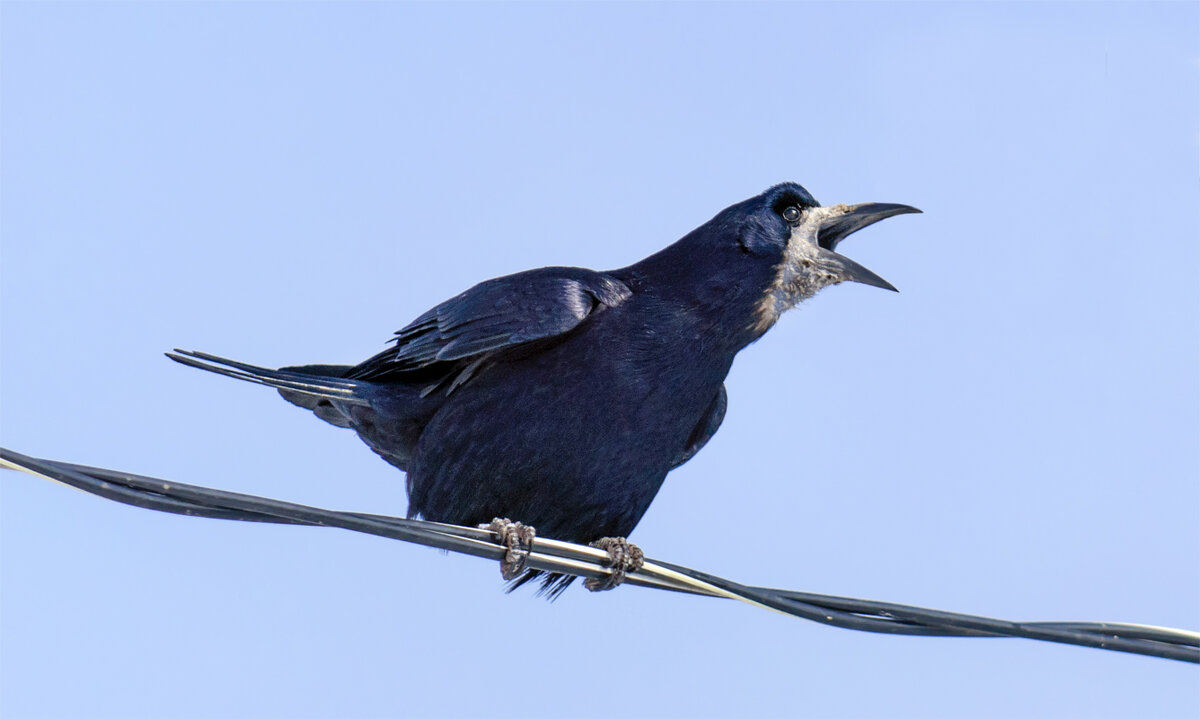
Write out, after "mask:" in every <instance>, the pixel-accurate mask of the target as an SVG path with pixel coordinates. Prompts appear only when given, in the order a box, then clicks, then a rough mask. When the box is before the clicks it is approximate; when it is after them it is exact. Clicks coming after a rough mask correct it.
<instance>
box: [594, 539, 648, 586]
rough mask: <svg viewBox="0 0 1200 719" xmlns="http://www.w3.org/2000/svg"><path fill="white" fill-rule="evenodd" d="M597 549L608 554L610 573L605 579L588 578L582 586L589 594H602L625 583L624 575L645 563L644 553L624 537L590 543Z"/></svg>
mask: <svg viewBox="0 0 1200 719" xmlns="http://www.w3.org/2000/svg"><path fill="white" fill-rule="evenodd" d="M591 546H593V547H596V548H597V549H603V550H604V551H606V552H608V566H609V568H610V570H611V573H610V574H608V575H607V576H605V577H589V578H587V579H585V580H583V586H584V587H585V588H586V589H587V590H588V591H590V592H603V591H606V590H609V589H612V588H613V587H616V586H617V585H618V584H620V583H621V582H624V581H625V575H626V574H628V573H629V572H636V571H637V570H639V569H641V568H642V565H643V564H645V563H646V553H645V552H643V551H642V548H641V547H639V546H637V545H636V544H633V543H631V542H630V541H629V540H628V539H626V538H624V537H605V538H603V539H597V540H596V541H594V542H592V543H591Z"/></svg>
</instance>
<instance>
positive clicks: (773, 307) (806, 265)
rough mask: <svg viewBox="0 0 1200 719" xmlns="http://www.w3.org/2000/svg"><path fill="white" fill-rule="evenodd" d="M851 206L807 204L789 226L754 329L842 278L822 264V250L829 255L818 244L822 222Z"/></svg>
mask: <svg viewBox="0 0 1200 719" xmlns="http://www.w3.org/2000/svg"><path fill="white" fill-rule="evenodd" d="M849 210H850V207H849V206H848V205H840V204H839V205H831V206H829V207H810V208H808V209H806V210H805V211H804V214H803V215H802V216H801V218H800V222H799V224H796V225H793V226H792V234H791V237H789V238H788V244H787V249H786V250H785V251H784V255H783V261H782V262H780V263H779V267H778V269H777V270H776V274H775V281H774V282H772V283H771V286H770V287H769V288H767V291H766V293H765V294H764V295H763V298H762V301H761V302H759V305H758V313H757V314H758V321H757V322H756V323H755V329H756V330H758V331H761V332H765V331H767V329H769V328H770V327H771V325H773V324H775V322H776V321H777V320H778V319H779V316H780V315H782V314H783V313H784V312H786V311H788V310H790V309H791V308H793V307H795V306H796V305H797V304H798V303H800V302H803V301H804V300H806V299H808V298H809V297H812V296H813V295H815V294H817V292H818V291H819V290H820V289H821V288H823V287H827V286H829V285H835V284H837V283H839V282H842V281H843V280H844V279H845V278H844V277H841V276H840V275H839V274H837V273H836V272H835V271H834V269H833V268H831V267H827V266H825V265H824V264H822V262H821V260H822V254H825V255H826V256H827V255H828V251H827V250H823V249H822V248H821V246H820V245H819V244H817V236H818V233H820V231H821V225H822V224H823V223H824V222H825V221H826V220H828V219H830V218H831V217H838V216H840V215H844V214H846V212H848V211H849Z"/></svg>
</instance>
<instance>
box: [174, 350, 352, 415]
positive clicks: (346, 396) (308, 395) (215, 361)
mask: <svg viewBox="0 0 1200 719" xmlns="http://www.w3.org/2000/svg"><path fill="white" fill-rule="evenodd" d="M166 354H167V357H170V358H171V359H173V360H175V361H176V362H178V363H180V364H185V365H187V366H189V367H196V368H197V369H202V370H206V371H208V372H214V373H216V374H220V375H225V376H226V377H232V378H234V379H240V380H244V381H246V382H254V383H255V384H262V385H266V386H268V387H274V388H275V389H277V390H279V393H280V394H281V395H283V398H284V399H286V400H287V401H289V402H291V403H292V404H295V405H299V406H301V407H304V408H305V409H310V410H313V411H314V412H317V415H318V416H320V417H321V418H322V419H324V420H326V421H329V422H332V423H333V424H338V425H340V426H348V425H346V424H343V423H342V422H338V421H334V419H335V418H331V417H325V416H323V415H322V413H321V412H318V411H317V410H318V409H323V408H325V407H329V401H330V400H336V401H337V402H339V403H341V402H346V403H349V404H361V405H367V404H370V403H369V402H368V400H367V398H366V396H365V395H366V394H367V391H366V390H367V389H368V387H367V385H369V384H370V383H369V382H364V381H361V380H352V379H346V378H345V376H344V375H345V373H346V372H348V371H349V370H350V367H349V365H305V366H303V367H283V368H280V369H267V368H266V367H256V366H255V365H252V364H246V363H244V362H237V361H235V360H231V359H226V358H224V357H218V356H216V355H210V354H208V353H206V352H192V351H189V350H181V349H176V350H175V351H173V352H167V353H166ZM337 414H340V413H337Z"/></svg>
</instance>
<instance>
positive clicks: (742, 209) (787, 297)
mask: <svg viewBox="0 0 1200 719" xmlns="http://www.w3.org/2000/svg"><path fill="white" fill-rule="evenodd" d="M910 212H920V210H918V209H917V208H915V207H909V206H908V205H895V204H888V203H881V202H865V203H862V204H858V205H831V206H829V207H823V206H821V204H820V203H819V202H817V201H816V200H815V199H813V196H812V195H810V194H809V193H808V190H805V189H804V188H803V187H801V186H800V185H797V184H795V183H792V182H788V183H784V184H781V185H776V186H775V187H772V188H771V189H769V190H767V191H766V192H764V193H762V194H761V195H758V196H757V197H754V198H751V199H750V200H747V201H746V202H742V203H739V204H737V205H734V206H733V207H730V208H729V209H728V210H726V211H725V212H723V213H722V215H727V217H726V220H727V221H728V222H729V223H730V226H729V229H731V230H732V229H734V227H733V225H737V227H736V232H735V236H736V241H737V244H738V249H739V250H740V251H741V253H742V254H744V255H745V256H746V259H748V260H757V264H759V266H760V267H759V270H758V274H760V275H762V279H763V281H762V282H761V283H760V287H761V288H762V295H761V297H760V298H759V302H758V305H757V307H756V308H755V310H756V311H755V318H754V326H753V330H754V331H755V333H756V334H761V333H763V332H765V331H767V329H769V328H770V327H771V325H773V324H775V321H776V320H778V319H779V316H780V315H782V314H783V313H784V312H785V311H787V310H788V309H790V308H792V307H794V306H795V305H796V304H797V303H798V302H801V301H803V300H806V299H808V298H809V297H812V296H813V295H815V294H816V293H817V292H818V291H819V290H821V288H823V287H827V286H829V285H836V284H838V283H840V282H860V283H862V284H864V285H871V286H872V287H881V288H883V289H885V290H892V291H893V292H895V291H896V288H895V287H893V286H892V285H891V284H890V283H889V282H888V281H887V280H885V279H883V278H882V277H880V276H879V275H877V274H875V273H874V272H872V271H870V270H868V269H867V268H866V267H863V266H862V265H860V264H858V263H857V262H855V261H854V260H852V259H850V258H849V257H846V256H845V255H842V254H840V253H838V252H835V249H836V248H837V246H838V243H840V242H841V241H842V240H844V239H846V237H847V236H849V235H850V234H852V233H854V232H857V231H858V230H861V229H862V228H864V227H866V226H868V225H873V224H875V223H876V222H879V221H880V220H883V219H886V218H888V217H892V216H895V215H902V214H907V213H910ZM720 217H721V215H718V218H720ZM714 219H716V218H714Z"/></svg>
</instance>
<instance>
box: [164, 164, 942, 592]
mask: <svg viewBox="0 0 1200 719" xmlns="http://www.w3.org/2000/svg"><path fill="white" fill-rule="evenodd" d="M910 212H920V210H917V209H916V208H913V207H909V206H907V205H895V204H882V203H865V204H861V205H850V206H847V205H833V206H831V207H823V206H821V205H820V204H819V203H818V202H817V201H816V200H814V199H813V197H812V195H810V194H809V193H808V191H807V190H805V189H804V188H803V187H801V186H800V185H797V184H794V183H784V184H781V185H776V186H775V187H772V188H770V189H769V190H767V191H766V192H764V193H762V194H761V195H758V196H756V197H752V198H750V199H748V200H745V201H743V202H739V203H737V204H736V205H733V206H731V207H728V208H726V209H725V210H722V211H721V212H720V213H718V214H717V216H716V217H714V218H712V219H711V220H709V221H708V222H706V223H704V224H703V225H701V226H700V227H698V228H696V229H695V230H693V231H692V232H690V233H688V234H687V235H685V236H684V237H683V238H682V239H680V240H679V241H677V242H675V243H674V244H672V245H671V246H669V247H667V248H666V249H664V250H662V251H660V252H657V253H655V254H653V255H651V256H649V257H647V258H646V259H644V260H642V261H640V262H638V263H636V264H633V265H630V266H629V267H625V268H622V269H619V270H612V271H609V272H595V271H593V270H587V269H582V268H577V267H544V268H542V269H537V270H529V271H527V272H519V273H517V274H514V275H508V276H506V277H499V278H496V279H492V280H488V281H486V282H482V283H480V284H478V285H475V286H474V287H472V288H471V289H469V290H467V291H466V292H463V293H462V294H460V295H458V296H457V297H454V298H453V299H450V300H447V301H446V302H443V303H442V304H440V305H438V306H436V307H434V308H433V309H431V310H429V311H428V312H426V313H425V314H423V315H421V316H420V317H418V318H416V319H415V320H413V322H412V323H410V324H409V325H408V326H407V327H405V328H404V329H401V330H399V331H398V332H396V337H395V339H394V342H395V346H394V347H390V348H389V349H387V350H385V351H383V352H380V353H379V354H377V355H375V356H374V357H371V358H370V359H368V360H366V361H365V362H363V363H361V364H358V365H355V366H353V367H351V366H347V365H302V366H296V367H284V368H282V369H279V370H269V369H264V368H261V367H255V366H253V365H247V364H243V363H240V362H234V361H231V360H227V359H224V358H220V357H216V356H213V355H208V354H204V353H199V352H185V351H182V350H176V352H177V353H178V354H168V356H169V357H171V359H174V360H176V361H178V362H182V363H184V364H188V365H191V366H194V367H199V368H202V369H206V370H209V371H213V372H217V373H220V374H224V375H227V376H230V377H235V378H238V379H243V380H248V381H252V382H258V383H260V384H265V385H269V386H271V387H275V388H277V389H278V390H279V392H280V394H282V395H283V397H284V399H286V400H288V401H289V402H291V403H293V404H296V405H299V406H301V407H304V408H306V409H309V410H312V412H313V413H314V414H316V415H317V416H318V417H320V418H321V419H323V420H325V421H326V422H329V423H330V424H333V425H336V426H338V427H347V428H350V429H353V430H354V431H355V432H357V433H358V435H359V436H360V437H362V439H363V441H365V442H366V443H367V445H368V446H370V447H371V449H373V450H375V452H376V453H378V454H379V455H380V456H381V457H383V458H384V459H385V460H387V461H388V462H390V463H391V464H393V465H395V466H396V467H398V468H400V469H401V470H404V472H406V473H407V485H408V487H407V488H408V497H409V508H408V516H409V517H418V516H419V517H423V518H425V519H429V520H434V521H439V522H449V523H454V524H464V525H475V524H480V523H487V522H489V521H491V520H493V519H494V518H497V517H504V518H511V519H512V520H516V521H517V522H520V523H522V524H523V525H529V526H532V527H536V528H537V531H538V532H539V533H541V534H543V535H546V536H551V537H554V538H556V539H563V540H567V541H571V542H579V543H587V542H593V541H595V540H601V539H603V538H613V537H615V538H623V537H625V536H626V535H628V534H629V533H630V532H631V531H632V530H633V528H634V527H635V526H636V525H637V523H638V521H639V520H640V519H641V518H642V515H643V514H644V513H645V512H646V509H647V508H648V507H649V506H650V502H651V500H653V499H654V495H655V494H656V493H657V492H658V489H659V487H660V486H661V485H662V482H663V479H664V478H665V477H666V476H667V473H668V472H669V471H671V470H672V469H674V468H675V467H678V466H679V465H681V464H683V463H684V462H686V461H688V460H689V459H691V458H692V456H693V455H695V454H696V452H698V451H699V450H700V448H702V447H703V446H704V445H705V443H706V442H708V440H709V439H710V438H711V437H712V436H713V434H714V433H715V432H716V431H717V428H718V427H720V425H721V420H722V419H723V418H724V416H725V403H726V398H725V387H724V384H723V382H724V380H725V376H726V374H727V373H728V372H729V368H730V365H731V364H732V362H733V358H734V355H736V354H737V353H738V351H739V350H741V349H742V348H743V347H745V346H746V345H748V344H750V343H751V342H754V341H755V340H756V339H758V338H759V337H761V336H762V335H763V333H765V332H766V331H767V330H768V329H770V328H771V326H772V325H774V324H775V321H776V320H777V319H779V316H780V315H781V314H782V313H783V312H784V311H785V310H787V309H789V308H790V307H792V306H794V305H795V304H796V303H798V302H800V301H802V300H804V299H807V298H809V297H811V296H812V295H813V294H815V293H816V292H817V291H818V290H820V289H821V288H823V287H825V286H827V285H833V284H837V283H839V282H845V281H852V282H861V283H863V284H867V285H871V286H874V287H881V288H884V289H889V290H893V291H894V290H895V288H894V287H892V286H891V285H890V284H888V282H887V281H885V280H884V279H883V278H881V277H879V276H878V275H876V274H875V273H873V272H871V271H870V270H868V269H866V268H865V267H863V266H861V265H859V264H858V263H856V262H854V261H853V260H850V259H848V258H846V257H844V256H842V255H840V254H838V253H837V252H835V251H834V250H835V248H836V247H837V245H838V243H839V242H841V241H842V240H843V239H845V237H846V236H847V235H849V234H851V233H852V232H855V231H857V230H859V229H862V228H863V227H866V226H868V225H870V224H873V223H875V222H878V221H879V220H882V219H884V218H887V217H892V216H893V215H899V214H904V213H910ZM494 526H495V527H497V528H498V530H499V529H504V527H503V526H501V525H500V524H496V525H494ZM503 536H504V535H503V534H502V537H503ZM531 540H532V534H531V533H530V532H528V530H525V532H524V533H518V534H517V539H516V540H513V539H509V540H508V541H509V546H510V548H518V545H521V544H522V543H528V542H529V541H531ZM514 542H515V543H514ZM599 546H606V547H608V548H610V553H612V554H614V562H618V563H620V562H624V563H625V564H624V566H628V565H629V563H630V561H631V560H630V559H629V557H628V556H625V557H621V556H620V550H621V549H622V547H623V546H624V545H623V539H622V540H619V541H608V542H605V543H602V544H601V545H599ZM628 546H630V547H632V545H628ZM514 561H515V560H514ZM520 568H521V565H520V563H519V561H516V563H515V565H514V566H509V568H508V571H507V574H506V576H508V577H509V578H512V577H513V576H515V575H516V574H517V573H518V572H517V571H516V570H519V569H520ZM614 573H616V572H614ZM535 575H536V573H534V572H527V573H525V574H524V576H522V577H521V579H519V580H518V582H517V583H518V584H520V583H523V582H524V581H527V580H528V579H530V578H532V577H533V576H535ZM571 579H572V578H570V577H560V576H557V575H549V576H548V577H546V579H545V584H544V586H543V588H544V589H547V590H549V591H550V593H551V594H552V595H553V594H557V593H558V592H560V591H562V589H564V588H565V587H566V586H567V584H569V583H570V581H571ZM618 580H619V577H618ZM607 586H608V585H605V584H600V583H592V584H589V587H590V588H607Z"/></svg>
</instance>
